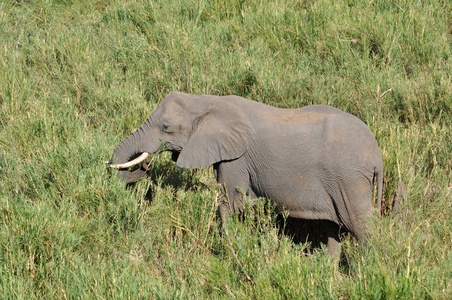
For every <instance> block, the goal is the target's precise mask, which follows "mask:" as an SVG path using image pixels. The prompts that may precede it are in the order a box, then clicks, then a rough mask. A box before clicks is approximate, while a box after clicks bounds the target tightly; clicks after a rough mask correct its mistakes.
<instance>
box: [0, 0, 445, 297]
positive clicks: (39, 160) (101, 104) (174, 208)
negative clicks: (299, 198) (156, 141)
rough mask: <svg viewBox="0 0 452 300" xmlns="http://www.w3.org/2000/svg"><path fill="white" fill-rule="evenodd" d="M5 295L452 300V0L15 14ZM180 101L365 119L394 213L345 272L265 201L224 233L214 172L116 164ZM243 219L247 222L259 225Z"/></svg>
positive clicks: (3, 219)
mask: <svg viewBox="0 0 452 300" xmlns="http://www.w3.org/2000/svg"><path fill="white" fill-rule="evenodd" d="M0 41H1V42H0V107H1V109H0V124H1V125H0V126H1V127H0V181H1V186H2V188H1V189H0V295H1V297H2V298H5V299H12V298H16V299H30V298H38V299H51V298H58V299H59V298H64V299H66V298H72V299H74V298H94V299H97V298H99V299H106V298H109V299H126V298H129V299H138V298H145V299H149V298H154V299H175V298H178V299H179V298H180V299H200V298H207V299H209V298H213V299H220V298H221V299H223V298H224V299H230V298H232V299H246V298H252V299H259V298H265V299H313V298H315V299H362V298H369V299H394V298H412V299H450V298H452V253H451V249H452V207H451V206H452V202H451V195H452V180H451V178H452V171H451V169H452V155H451V153H452V142H451V137H452V129H451V126H450V122H451V121H450V120H451V119H452V76H451V72H452V2H450V1H447V0H437V1H419V0H398V1H391V0H381V1H369V0H340V1H333V0H319V1H312V0H306V1H295V0H292V1H289V0H281V1H266V0H260V1H258V0H251V1H242V0H231V1H217V0H213V1H205V0H196V1H194V0H186V1H181V0H175V1H172V0H169V1H168V0H165V1H151V0H149V1H144V0H142V1H139V0H127V1H120V0H97V1H76V0H53V1H52V0H22V1H20V0H16V1H0ZM171 90H178V91H184V92H189V93H194V94H215V95H226V94H236V95H241V96H244V97H246V98H250V99H254V100H257V101H260V102H263V103H267V104H270V105H273V106H279V107H287V108H289V107H290V108H294V107H301V106H305V105H309V104H313V103H315V104H328V105H332V106H335V107H338V108H340V109H343V110H345V111H347V112H350V113H352V114H354V115H356V116H358V117H359V118H361V119H362V120H363V121H365V122H366V123H367V124H368V125H369V127H370V128H371V129H372V131H373V132H374V133H375V136H376V138H377V141H378V143H379V145H380V148H381V152H382V156H383V159H384V162H385V175H384V176H385V187H384V208H383V217H382V218H381V219H380V220H376V221H375V222H374V223H373V224H372V229H371V232H370V239H369V242H368V244H367V245H366V247H361V246H359V245H357V244H356V243H355V241H354V240H353V239H351V238H349V237H346V236H345V237H344V243H343V260H344V261H343V262H342V263H341V264H339V265H338V264H337V263H335V262H333V261H331V260H329V259H328V257H327V256H325V253H324V252H325V251H324V247H317V246H313V244H310V242H309V241H308V243H305V242H304V241H303V242H300V243H298V242H293V241H292V236H291V235H289V234H284V233H282V232H283V231H284V224H285V223H284V220H282V221H281V218H278V217H277V216H276V215H275V213H274V211H273V210H272V207H271V205H270V204H269V203H267V202H266V201H265V200H261V201H259V202H258V204H257V206H256V207H254V208H252V207H249V208H247V209H246V210H245V218H239V217H233V218H232V219H231V222H230V224H229V227H228V228H229V230H228V232H229V233H228V234H227V235H226V234H220V232H219V220H218V217H217V216H216V204H215V195H216V193H217V192H218V191H219V186H218V185H217V184H216V183H215V180H214V178H213V175H212V171H211V168H203V169H199V170H183V169H178V168H176V167H175V165H174V163H172V162H171V160H170V158H169V156H168V155H166V154H160V155H158V156H155V157H153V158H152V159H153V160H154V162H155V166H154V168H153V170H152V171H151V172H150V174H149V176H148V177H147V178H145V179H143V180H141V181H139V182H138V183H137V184H135V185H134V186H130V187H125V186H124V185H123V184H122V183H121V182H119V181H118V180H117V179H116V178H115V176H114V175H115V174H114V172H113V171H111V170H108V168H106V166H105V164H104V162H105V161H106V160H108V159H109V158H110V156H111V154H112V152H113V150H114V148H115V147H116V146H117V145H118V143H119V142H120V141H121V140H122V139H123V138H124V137H125V136H127V135H128V134H130V133H131V132H132V131H134V130H135V129H136V128H137V127H138V126H139V125H140V124H141V123H142V122H144V120H145V119H146V118H147V116H149V115H150V114H151V113H152V111H153V110H154V109H155V107H156V106H157V104H158V103H159V101H160V100H161V99H163V97H164V96H165V95H166V94H167V93H168V92H170V91H171ZM242 219H243V220H242Z"/></svg>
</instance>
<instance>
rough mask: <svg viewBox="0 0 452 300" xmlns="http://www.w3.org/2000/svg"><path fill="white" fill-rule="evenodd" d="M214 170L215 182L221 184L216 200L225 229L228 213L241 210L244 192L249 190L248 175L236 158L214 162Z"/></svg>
mask: <svg viewBox="0 0 452 300" xmlns="http://www.w3.org/2000/svg"><path fill="white" fill-rule="evenodd" d="M214 170H215V176H216V178H217V182H218V183H220V184H221V185H222V190H221V192H220V194H219V195H218V196H217V201H218V212H219V214H220V218H221V222H222V227H223V229H226V223H227V219H228V218H229V216H230V214H231V213H242V212H243V206H244V203H243V202H244V199H246V198H247V197H245V194H244V193H247V192H248V190H249V175H248V173H247V172H245V171H244V170H246V169H244V168H243V166H242V165H241V163H240V161H237V160H236V161H230V162H221V163H218V164H215V165H214Z"/></svg>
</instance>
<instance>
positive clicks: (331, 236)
mask: <svg viewBox="0 0 452 300" xmlns="http://www.w3.org/2000/svg"><path fill="white" fill-rule="evenodd" d="M329 223H330V224H329V226H328V241H327V244H326V246H327V248H328V255H329V256H330V257H332V258H334V259H337V260H339V258H340V256H341V244H340V238H339V226H338V225H337V224H336V223H334V222H329Z"/></svg>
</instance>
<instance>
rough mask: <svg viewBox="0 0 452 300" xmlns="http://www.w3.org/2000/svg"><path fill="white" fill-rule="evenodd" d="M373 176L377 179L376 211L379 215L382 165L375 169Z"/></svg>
mask: <svg viewBox="0 0 452 300" xmlns="http://www.w3.org/2000/svg"><path fill="white" fill-rule="evenodd" d="M375 176H376V177H377V209H378V215H379V216H380V215H381V201H382V200H381V199H382V198H383V163H382V164H381V165H380V166H377V167H375Z"/></svg>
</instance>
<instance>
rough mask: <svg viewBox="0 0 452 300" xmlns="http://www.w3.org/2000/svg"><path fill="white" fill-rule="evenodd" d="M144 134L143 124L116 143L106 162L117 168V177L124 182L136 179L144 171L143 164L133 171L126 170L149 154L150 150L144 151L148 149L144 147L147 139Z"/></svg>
mask: <svg viewBox="0 0 452 300" xmlns="http://www.w3.org/2000/svg"><path fill="white" fill-rule="evenodd" d="M146 135H147V134H146V130H145V129H144V128H143V126H142V127H140V128H139V129H138V130H137V131H135V132H134V133H132V134H131V135H129V136H128V137H127V138H125V139H124V140H123V141H122V142H121V143H120V144H119V145H118V147H117V148H116V149H115V151H114V152H113V156H112V157H111V160H110V161H109V162H108V163H109V164H110V165H111V166H112V167H115V168H118V177H119V178H121V179H122V180H124V181H125V182H126V183H131V182H135V181H137V180H138V179H139V178H140V177H141V176H143V175H144V173H145V172H146V169H145V168H144V167H143V166H140V168H138V169H136V170H135V171H129V170H128V168H129V167H132V166H134V165H137V164H139V163H140V162H142V161H143V160H144V159H145V158H146V157H147V156H148V155H149V153H150V151H146V150H148V149H145V148H147V147H145V146H144V143H145V141H146V140H147V139H146ZM137 158H139V159H137Z"/></svg>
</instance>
